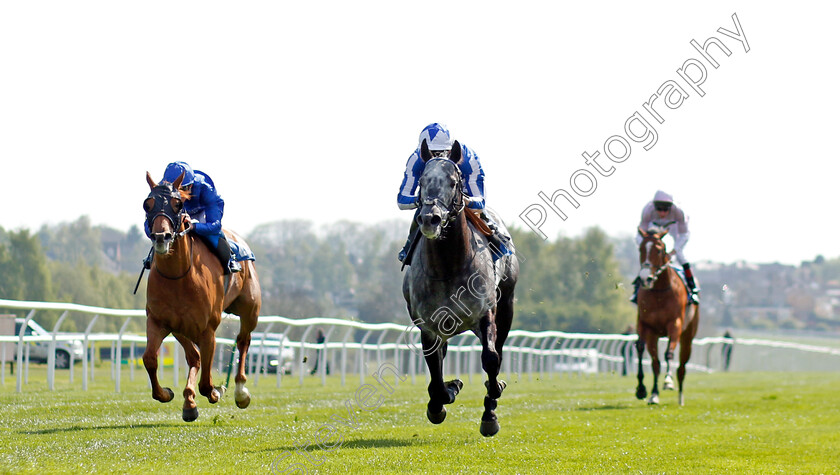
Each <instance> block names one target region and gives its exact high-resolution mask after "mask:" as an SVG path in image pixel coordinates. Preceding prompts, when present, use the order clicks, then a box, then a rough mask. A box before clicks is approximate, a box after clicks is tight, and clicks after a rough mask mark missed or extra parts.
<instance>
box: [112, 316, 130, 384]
mask: <svg viewBox="0 0 840 475" xmlns="http://www.w3.org/2000/svg"><path fill="white" fill-rule="evenodd" d="M129 321H131V317H127V318H126V319H125V322H124V323H123V324H122V326H121V327H120V333H119V334H118V335H117V345H116V351H115V352H114V353H111V360H114V357H115V356H116V362H115V363H114V365H115V366H114V369H115V371H116V373H115V375H114V376H115V380H116V382H115V383H114V384H115V388H116V392H120V375H121V373H122V337H123V333H124V332H125V328H126V327H127V326H128V322H129Z"/></svg>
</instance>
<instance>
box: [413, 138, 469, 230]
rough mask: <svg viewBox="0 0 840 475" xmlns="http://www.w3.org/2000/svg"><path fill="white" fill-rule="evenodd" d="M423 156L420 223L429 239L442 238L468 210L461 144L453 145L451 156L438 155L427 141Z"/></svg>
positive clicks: (422, 149)
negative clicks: (433, 154) (445, 229)
mask: <svg viewBox="0 0 840 475" xmlns="http://www.w3.org/2000/svg"><path fill="white" fill-rule="evenodd" d="M420 157H421V158H422V159H423V161H424V162H426V168H424V169H423V175H422V176H421V177H420V206H421V207H420V213H418V215H417V224H419V225H420V231H421V232H422V233H423V235H424V236H426V238H428V239H437V238H439V237H440V235H441V232H442V231H443V229H444V228H445V227H446V226H447V225H448V224H449V223H450V222H452V221H453V220H455V218H456V217H457V216H458V214H459V213H461V211H463V210H464V191H463V188H464V183H463V180H462V178H461V169H460V168H459V167H458V165H459V164H460V163H461V160H462V157H461V144H459V143H458V141H457V140H456V141H455V143H454V144H452V151H451V152H450V154H449V157H448V158H446V157H434V156H432V152H431V151H429V146H428V144H427V143H426V141H425V140H424V141H423V143H422V144H421V145H420Z"/></svg>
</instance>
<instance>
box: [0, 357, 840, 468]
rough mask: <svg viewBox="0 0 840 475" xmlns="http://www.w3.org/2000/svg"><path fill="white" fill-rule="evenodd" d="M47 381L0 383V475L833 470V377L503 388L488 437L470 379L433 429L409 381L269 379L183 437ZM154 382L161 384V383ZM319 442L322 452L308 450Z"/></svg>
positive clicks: (611, 379) (514, 384) (836, 426)
mask: <svg viewBox="0 0 840 475" xmlns="http://www.w3.org/2000/svg"><path fill="white" fill-rule="evenodd" d="M77 369H78V368H77ZM7 370H8V367H7ZM45 374H46V371H45V370H44V369H43V367H34V368H33V370H32V372H31V374H30V384H29V385H26V386H25V387H24V392H23V393H21V394H18V393H16V392H15V391H14V390H15V380H14V377H12V376H9V374H8V372H7V374H6V383H5V385H4V386H3V387H2V389H0V412H2V416H1V417H0V471H2V472H29V473H34V472H37V473H45V472H72V473H78V472H98V473H103V472H118V473H141V472H155V473H157V472H170V473H171V472H176V471H177V472H183V473H233V472H237V473H252V472H253V473H269V472H270V471H271V469H272V463H274V466H273V467H274V469H275V471H276V472H282V471H284V470H289V473H291V472H292V471H293V470H294V469H295V468H300V469H304V468H305V469H306V470H308V471H310V472H318V473H394V472H396V473H443V472H448V473H469V474H474V473H505V474H506V473H555V472H568V473H692V474H693V473H838V471H840V468H839V467H840V396H838V395H840V373H720V374H711V375H708V374H699V373H689V375H688V377H687V382H686V405H685V406H684V407H679V406H678V405H677V394H676V393H675V392H671V391H668V392H664V391H663V392H662V394H661V396H662V404H660V405H659V406H648V405H646V404H645V402H644V401H638V400H636V399H635V397H634V388H635V385H636V381H635V378H634V377H629V376H628V377H621V376H618V375H612V374H606V375H599V376H586V377H580V376H569V375H565V376H558V375H555V377H554V378H553V379H548V378H547V377H543V378H542V379H538V378H537V377H536V376H534V377H533V378H532V379H531V380H529V378H528V377H527V376H524V377H522V378H517V377H516V376H515V375H513V376H506V377H505V379H507V381H508V387H507V389H506V390H505V392H504V395H503V396H502V398H501V399H500V400H499V409H498V411H497V413H498V415H499V419H500V422H501V425H502V429H501V431H500V432H499V434H497V435H496V436H495V437H492V438H484V437H482V436H481V435H480V434H479V432H478V422H479V418H480V416H481V412H482V400H483V396H484V387H483V384H482V381H483V379H484V377H483V375H481V376H480V375H474V377H473V381H472V383H469V382H468V381H467V378H466V377H464V378H463V379H464V382H465V386H464V390H463V391H462V392H461V394H460V395H459V396H458V400H457V401H456V402H455V403H454V404H452V405H451V406H448V417H447V418H446V421H445V422H444V423H443V424H441V425H432V424H431V423H429V422H428V421H427V420H426V416H425V405H426V402H427V395H426V383H425V381H423V380H422V379H421V378H418V381H417V384H414V385H412V384H411V383H410V380H406V381H405V382H403V383H400V385H399V386H398V387H396V388H395V390H394V392H393V393H392V394H389V393H388V392H387V391H385V390H384V389H383V388H382V386H380V385H379V384H378V383H377V382H376V381H375V380H374V379H373V378H367V381H366V382H367V383H369V384H372V386H373V387H374V388H377V391H378V392H377V393H376V394H374V395H373V396H372V399H371V400H370V401H376V400H377V398H379V397H381V405H380V406H379V407H377V408H375V409H373V410H370V411H362V410H358V406H357V404H356V402H355V394H356V391H357V390H358V389H359V387H360V383H359V379H358V376H352V377H348V381H347V384H346V385H345V386H341V385H340V380H339V379H338V377H337V376H332V377H330V378H329V379H328V384H327V386H326V387H322V386H321V385H320V379H319V378H317V377H309V376H307V379H306V383H305V385H304V387H300V386H298V380H297V378H296V377H291V378H286V379H284V381H283V387H282V388H281V389H277V388H276V387H275V380H274V378H273V377H271V378H269V379H268V380H266V379H263V380H261V381H260V384H259V385H257V386H254V385H253V384H251V385H250V389H251V394H252V396H253V400H252V403H251V406H250V407H248V408H247V409H245V410H240V409H237V408H236V406H235V404H234V401H233V392H232V391H230V392H228V394H227V395H226V396H225V397H224V398H223V399H222V401H221V402H220V403H219V404H216V405H210V404H209V403H208V402H207V400H206V399H205V398H201V399H199V400H198V406H199V410H200V416H199V419H198V420H197V421H196V422H193V423H185V422H182V421H181V404H182V402H183V398H182V397H181V391H182V389H183V388H173V390H174V391H175V395H176V396H175V400H173V402H171V403H168V404H161V403H159V402H157V401H154V400H152V398H151V392H150V390H148V389H147V383H146V379H145V372H143V371H137V373H136V376H135V380H134V381H133V382H132V381H129V377H128V371H127V370H126V371H124V372H123V377H122V387H123V390H122V392H121V393H120V394H116V393H115V392H114V384H113V382H112V381H111V380H110V377H109V374H108V371H107V368H103V369H100V370H99V372H98V373H97V380H96V382H95V383H94V384H92V386H91V390H89V391H87V392H83V391H82V390H81V382H80V380H79V379H78V378H79V374H80V372H79V371H77V373H76V378H77V379H76V383H74V384H73V385H72V386H71V385H70V384H69V383H68V382H67V380H68V376H67V371H66V370H64V371H58V372H57V375H58V376H57V384H56V388H57V390H56V391H54V392H50V391H47V390H46V383H45V378H46V376H45ZM163 381H164V383H166V384H171V381H172V378H171V373H169V374H167V375H166V377H165V378H164V380H163ZM647 384H648V388H649V389H650V375H648V378H647ZM348 400H350V401H352V406H353V408H354V413H355V417H356V421H357V422H356V427H348V426H345V425H343V424H341V423H339V422H336V420H337V419H338V417H339V416H340V417H343V418H347V417H348V411H347V409H346V407H345V402H346V401H348ZM331 422H332V426H328V425H326V424H329V423H331ZM319 427H322V429H320V432H319ZM319 435H320V437H321V439H322V442H323V445H325V446H327V445H334V447H333V448H329V447H327V449H328V450H326V449H324V448H322V447H319V446H318V437H319ZM307 444H310V446H309V448H308V449H300V448H299V447H301V446H306V445H307ZM286 456H287V457H286ZM284 457H285V458H284ZM294 464H297V465H294Z"/></svg>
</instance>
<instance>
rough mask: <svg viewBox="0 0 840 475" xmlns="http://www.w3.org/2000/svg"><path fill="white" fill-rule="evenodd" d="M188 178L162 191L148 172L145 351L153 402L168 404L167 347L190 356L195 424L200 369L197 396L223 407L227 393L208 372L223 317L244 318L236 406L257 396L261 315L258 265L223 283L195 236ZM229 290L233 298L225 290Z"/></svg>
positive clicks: (189, 409) (187, 401)
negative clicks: (253, 375)
mask: <svg viewBox="0 0 840 475" xmlns="http://www.w3.org/2000/svg"><path fill="white" fill-rule="evenodd" d="M183 178H184V174H183V173H182V174H181V176H180V177H178V178H177V179H176V180H175V182H174V183H172V184H170V183H165V182H162V183H160V184H158V183H155V182H154V180H152V177H151V175H149V173H148V172H146V182H148V184H149V188H150V189H151V193H150V194H149V196H148V197H147V198H146V200H145V201H144V202H143V209H144V210H145V211H146V223H147V224H148V226H149V230H150V231H151V239H152V241H153V243H154V259H153V262H152V270H151V272H150V274H149V281H148V285H147V288H146V351H145V353H143V365H144V366H145V367H146V371H147V372H148V373H149V380H150V381H151V384H152V397H153V398H154V399H156V400H158V401H160V402H169V401H171V400H172V398H173V397H174V393H173V392H172V390H171V389H169V388H162V387H161V386H160V383H159V382H158V378H157V367H158V357H157V353H158V350H159V349H160V345H161V342H162V341H163V339H164V338H166V336H167V335H169V334H170V333H172V335H173V336H174V337H175V338H176V339H177V340H178V342H180V343H181V346H183V348H184V356H185V357H186V360H187V365H188V366H189V372H188V376H187V384H186V387H185V388H184V406H183V411H182V418H183V419H184V420H185V421H187V422H191V421H194V420H196V419H197V418H198V407H197V406H196V403H195V379H196V374H197V372H198V370H199V368H200V369H201V378H200V379H199V382H198V391H199V393H201V395H202V396H205V397H206V398H207V400H208V401H210V403H211V404H215V403H216V402H218V401H219V399H220V398H221V396H222V395H223V394H224V387H213V383H212V380H211V378H210V367H211V364H212V361H213V354H214V352H215V350H216V329H217V328H218V326H219V323H221V320H222V310H225V311H226V312H229V313H233V314H236V315H239V317H240V320H239V334H238V335H237V337H236V346H237V348H238V349H239V366H238V370H237V373H236V379H235V381H236V390H235V392H234V399H235V400H236V405H237V406H238V407H240V408H242V409H244V408H246V407H248V404H250V402H251V395H250V392H249V391H248V389H247V388H246V387H245V381H246V377H245V360H246V356H247V353H248V346H249V345H250V343H251V331H253V330H254V328H255V327H256V326H257V315H258V314H259V312H260V305H261V296H260V284H259V281H258V277H257V272H256V269H255V267H254V263H253V261H245V262H243V264H244V265H243V266H242V271H241V272H238V273H235V274H231V275H230V281H229V282H228V283H226V282H225V280H226V279H225V276H224V271H223V268H222V263H221V262H220V261H219V258H218V257H216V255H215V253H214V252H212V251H211V250H210V248H209V247H208V246H207V245H206V244H205V243H204V241H203V240H202V239H201V238H199V237H198V236H197V235H196V234H195V233H190V232H189V231H190V230H191V227H192V225H191V221H190V216H189V214H187V212H186V211H185V210H184V201H185V200H186V199H188V198H189V194H188V193H187V192H185V191H183V190H180V185H181V181H182V180H183ZM225 235H226V236H227V238H228V239H229V240H234V241H236V242H244V241H243V240H242V238H241V237H239V236H238V235H237V234H236V233H233V232H230V231H227V230H225ZM226 286H227V292H226V291H225V287H226Z"/></svg>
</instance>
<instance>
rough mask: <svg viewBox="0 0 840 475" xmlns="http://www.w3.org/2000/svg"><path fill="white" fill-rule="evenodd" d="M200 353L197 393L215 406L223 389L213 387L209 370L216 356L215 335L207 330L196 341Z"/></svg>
mask: <svg viewBox="0 0 840 475" xmlns="http://www.w3.org/2000/svg"><path fill="white" fill-rule="evenodd" d="M198 346H199V349H200V352H201V378H200V379H199V380H198V392H199V393H201V395H202V396H204V397H206V398H207V400H208V401H210V404H216V403H217V402H219V399H220V398H221V397H222V395H223V394H224V389H222V390H221V392H220V390H219V388H214V387H213V379H212V377H211V376H210V370H211V367H212V366H213V355H215V354H216V333H215V332H214V331H213V330H211V329H209V328H208V329H207V330H205V331H204V333H202V335H201V338H200V339H199V341H198Z"/></svg>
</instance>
